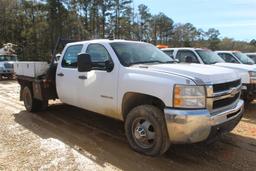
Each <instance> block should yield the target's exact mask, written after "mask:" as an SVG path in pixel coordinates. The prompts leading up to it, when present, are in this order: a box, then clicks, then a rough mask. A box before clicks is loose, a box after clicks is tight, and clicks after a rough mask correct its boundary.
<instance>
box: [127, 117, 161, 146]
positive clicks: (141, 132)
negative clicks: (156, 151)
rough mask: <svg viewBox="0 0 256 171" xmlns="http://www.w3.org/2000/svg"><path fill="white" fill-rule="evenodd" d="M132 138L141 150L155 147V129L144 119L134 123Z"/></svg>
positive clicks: (138, 119) (141, 118) (136, 120)
mask: <svg viewBox="0 0 256 171" xmlns="http://www.w3.org/2000/svg"><path fill="white" fill-rule="evenodd" d="M132 136H133V139H134V141H135V143H136V144H137V145H138V146H139V147H140V148H143V149H149V148H152V147H153V146H154V145H155V136H156V133H155V129H154V127H153V124H152V123H151V122H150V121H149V120H148V119H146V118H144V117H140V118H137V119H135V120H134V121H133V123H132Z"/></svg>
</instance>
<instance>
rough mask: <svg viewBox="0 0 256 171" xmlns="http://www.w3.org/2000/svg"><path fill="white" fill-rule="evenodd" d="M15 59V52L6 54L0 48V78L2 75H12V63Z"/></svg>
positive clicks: (11, 76) (10, 76)
mask: <svg viewBox="0 0 256 171" xmlns="http://www.w3.org/2000/svg"><path fill="white" fill-rule="evenodd" d="M15 61H17V56H16V55H15V54H8V53H6V52H5V51H4V50H2V49H0V80H1V79H2V78H3V77H7V78H13V77H14V70H13V63H14V62H15Z"/></svg>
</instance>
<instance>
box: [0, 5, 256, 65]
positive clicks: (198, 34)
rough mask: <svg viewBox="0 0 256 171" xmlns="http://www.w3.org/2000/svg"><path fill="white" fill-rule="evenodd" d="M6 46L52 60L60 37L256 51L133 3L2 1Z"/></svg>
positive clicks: (0, 35) (0, 29) (0, 39)
mask: <svg viewBox="0 0 256 171" xmlns="http://www.w3.org/2000/svg"><path fill="white" fill-rule="evenodd" d="M0 25H1V26H0V44H4V43H8V42H11V43H14V44H17V45H18V47H19V48H18V49H17V52H18V55H19V58H20V60H49V58H50V56H51V53H52V52H51V51H52V50H53V48H54V46H55V43H56V41H57V39H58V38H59V37H61V38H65V39H72V40H77V41H79V40H90V39H101V38H113V39H127V40H139V41H145V42H149V43H153V44H155V45H157V44H165V45H168V46H170V47H180V46H183V47H205V48H210V49H213V50H217V49H223V50H230V49H236V50H241V51H256V40H255V39H253V40H252V41H251V42H249V43H248V42H244V41H236V40H234V39H230V38H224V39H220V32H219V31H218V30H217V29H215V28H210V29H209V30H206V31H205V30H202V29H198V28H196V27H195V26H193V24H191V23H185V24H181V23H174V21H173V20H172V19H171V18H170V17H169V16H167V15H165V14H164V13H159V14H156V15H153V14H152V13H151V12H150V9H149V8H148V7H147V6H146V5H144V4H141V5H139V6H137V7H135V5H134V3H133V1H132V0H30V1H28V0H1V1H0Z"/></svg>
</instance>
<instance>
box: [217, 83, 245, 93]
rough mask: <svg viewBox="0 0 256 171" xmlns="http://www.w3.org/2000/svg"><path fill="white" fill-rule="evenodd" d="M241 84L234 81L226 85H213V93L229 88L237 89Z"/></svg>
mask: <svg viewBox="0 0 256 171" xmlns="http://www.w3.org/2000/svg"><path fill="white" fill-rule="evenodd" d="M240 84H241V80H236V81H232V82H228V83H222V84H215V85H213V92H214V93H216V92H221V91H227V90H229V89H231V88H234V87H238V86H239V85H240Z"/></svg>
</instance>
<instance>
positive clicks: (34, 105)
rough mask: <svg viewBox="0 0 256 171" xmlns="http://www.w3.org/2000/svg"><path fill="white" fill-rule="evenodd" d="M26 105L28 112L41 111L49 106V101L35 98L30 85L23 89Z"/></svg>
mask: <svg viewBox="0 0 256 171" xmlns="http://www.w3.org/2000/svg"><path fill="white" fill-rule="evenodd" d="M22 97H23V101H24V106H25V108H26V110H27V111H28V112H39V111H41V110H44V109H46V108H47V107H48V101H47V100H46V101H41V100H37V99H35V98H33V94H32V90H31V89H30V88H29V87H27V86H26V87H24V88H23V90H22Z"/></svg>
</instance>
